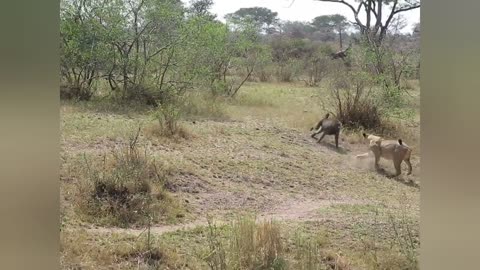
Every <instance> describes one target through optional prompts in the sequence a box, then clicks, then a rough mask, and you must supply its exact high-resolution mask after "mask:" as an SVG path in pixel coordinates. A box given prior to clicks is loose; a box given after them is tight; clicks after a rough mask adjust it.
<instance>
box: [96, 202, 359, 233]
mask: <svg viewBox="0 0 480 270" xmlns="http://www.w3.org/2000/svg"><path fill="white" fill-rule="evenodd" d="M362 203H364V202H360V201H355V200H345V199H344V200H304V201H296V200H295V201H294V200H291V201H288V202H285V203H284V204H281V205H279V206H278V207H275V208H274V209H272V210H270V211H265V212H263V213H259V214H257V218H256V219H257V222H262V221H269V220H276V221H318V220H321V219H322V218H321V217H320V216H318V214H317V211H318V210H320V209H325V208H327V207H329V206H331V205H338V204H362ZM213 223H214V224H215V225H224V224H228V223H229V222H228V221H225V220H213ZM207 225H208V221H207V219H206V218H202V219H198V220H195V221H193V222H189V223H184V224H179V225H162V226H154V227H151V228H150V231H151V233H153V234H156V235H162V234H164V233H169V232H175V231H179V230H192V229H194V228H196V227H199V226H207ZM87 231H89V232H92V233H119V234H133V235H136V236H139V235H140V234H142V233H143V232H145V231H146V228H142V229H131V228H126V229H123V228H117V227H91V228H87Z"/></svg>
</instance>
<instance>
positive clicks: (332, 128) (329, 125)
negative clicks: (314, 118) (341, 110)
mask: <svg viewBox="0 0 480 270" xmlns="http://www.w3.org/2000/svg"><path fill="white" fill-rule="evenodd" d="M328 117H330V113H327V114H326V115H325V117H324V118H323V119H322V120H320V121H319V122H318V124H317V125H316V126H315V127H312V128H311V129H310V131H312V130H314V129H315V130H316V131H315V132H314V133H313V134H312V135H311V136H312V138H314V139H316V138H315V136H316V135H317V134H319V133H320V132H323V133H322V136H320V139H318V140H317V142H318V143H320V141H321V140H322V139H323V137H324V136H325V135H335V147H336V148H338V137H339V135H340V130H341V129H342V123H340V121H338V120H337V119H329V118H328Z"/></svg>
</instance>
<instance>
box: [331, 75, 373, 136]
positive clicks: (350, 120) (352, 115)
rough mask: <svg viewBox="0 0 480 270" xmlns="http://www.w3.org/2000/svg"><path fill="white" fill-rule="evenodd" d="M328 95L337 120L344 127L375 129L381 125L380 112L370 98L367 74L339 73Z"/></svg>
mask: <svg viewBox="0 0 480 270" xmlns="http://www.w3.org/2000/svg"><path fill="white" fill-rule="evenodd" d="M330 91H331V92H330V94H331V98H332V102H333V107H334V108H335V110H336V116H337V118H338V120H340V121H341V122H342V124H343V125H344V126H346V127H350V128H364V129H376V128H378V127H380V126H381V125H382V111H381V107H380V106H379V104H378V101H377V100H376V99H374V98H373V97H372V96H371V92H372V88H371V83H370V79H369V77H368V75H367V74H365V73H361V72H348V71H344V72H340V73H337V74H335V76H334V77H333V80H332V82H331V85H330Z"/></svg>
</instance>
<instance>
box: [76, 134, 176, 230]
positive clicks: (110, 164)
mask: <svg viewBox="0 0 480 270" xmlns="http://www.w3.org/2000/svg"><path fill="white" fill-rule="evenodd" d="M138 134H139V132H138V133H137V134H136V135H135V136H134V137H132V138H130V140H129V143H128V145H122V146H121V147H119V148H116V149H114V150H113V151H111V153H110V155H108V156H107V155H106V154H104V155H103V157H102V158H101V160H98V159H97V160H93V159H89V158H88V157H87V156H85V158H84V164H83V165H84V166H83V181H80V182H79V184H78V187H77V191H78V192H77V194H76V206H77V210H78V211H79V212H80V214H81V216H82V217H83V218H84V219H86V220H87V221H89V222H92V223H96V224H100V225H111V226H121V227H125V226H128V225H145V224H150V223H152V222H153V223H155V222H160V221H162V222H174V221H176V220H177V219H178V218H181V217H184V215H185V213H184V212H185V209H184V208H183V206H182V205H181V204H179V203H178V202H177V201H176V200H175V199H174V198H173V197H172V196H171V195H170V194H169V193H168V192H167V191H166V190H165V184H166V183H167V179H166V175H167V174H166V173H164V172H163V171H162V168H161V167H160V166H158V165H157V163H156V162H155V160H154V159H152V158H151V157H150V156H149V154H148V153H147V152H146V151H140V148H139V147H138Z"/></svg>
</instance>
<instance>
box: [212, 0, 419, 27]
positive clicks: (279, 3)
mask: <svg viewBox="0 0 480 270" xmlns="http://www.w3.org/2000/svg"><path fill="white" fill-rule="evenodd" d="M349 2H350V1H349ZM352 2H353V1H352ZM291 3H292V0H214V5H213V8H212V10H211V11H212V13H215V14H217V18H218V19H219V20H221V21H224V18H223V16H225V15H226V14H228V13H232V12H235V11H237V10H238V9H240V8H246V7H266V8H269V9H270V10H272V11H275V12H278V17H279V18H280V19H281V20H289V21H304V22H305V21H311V20H312V19H313V18H315V17H317V16H321V15H330V14H342V15H344V16H345V17H347V18H348V19H349V20H352V21H353V15H352V11H351V10H350V9H349V8H348V7H346V6H344V5H343V4H339V3H329V2H320V1H314V0H295V2H294V3H293V4H291ZM290 4H291V6H290ZM354 6H356V5H354ZM420 9H421V8H417V9H414V10H410V11H406V12H402V13H400V14H402V15H403V16H404V17H405V19H406V20H407V23H408V25H407V26H406V27H405V28H404V29H403V31H402V32H411V31H412V27H413V25H414V24H415V23H417V22H419V21H420Z"/></svg>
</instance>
